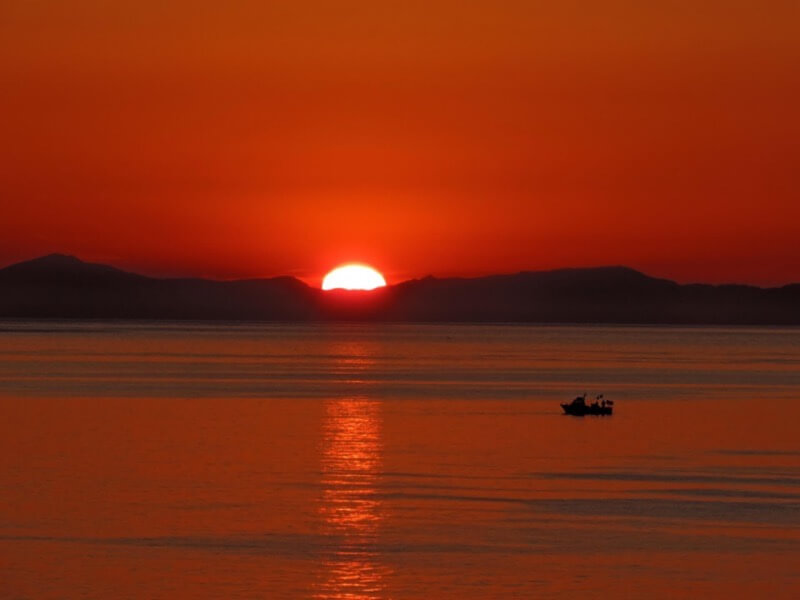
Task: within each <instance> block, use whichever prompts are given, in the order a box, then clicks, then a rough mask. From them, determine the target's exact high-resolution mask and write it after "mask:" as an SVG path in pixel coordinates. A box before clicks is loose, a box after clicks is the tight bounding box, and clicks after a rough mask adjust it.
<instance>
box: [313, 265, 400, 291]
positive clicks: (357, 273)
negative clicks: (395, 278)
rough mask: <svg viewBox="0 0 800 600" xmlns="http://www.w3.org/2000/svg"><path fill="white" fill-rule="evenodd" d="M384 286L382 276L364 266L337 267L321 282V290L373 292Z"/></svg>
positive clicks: (384, 281) (384, 282)
mask: <svg viewBox="0 0 800 600" xmlns="http://www.w3.org/2000/svg"><path fill="white" fill-rule="evenodd" d="M385 285H386V280H385V279H384V278H383V275H381V274H380V273H378V271H376V270H375V269H373V268H372V267H367V266H366V265H344V266H341V267H337V268H335V269H334V270H333V271H331V272H330V273H328V274H327V275H325V278H324V279H323V280H322V289H323V290H337V289H344V290H374V289H375V288H379V287H383V286H385Z"/></svg>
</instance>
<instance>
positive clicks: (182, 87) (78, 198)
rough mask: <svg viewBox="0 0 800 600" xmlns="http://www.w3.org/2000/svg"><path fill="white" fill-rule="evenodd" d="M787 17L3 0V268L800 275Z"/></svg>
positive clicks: (164, 272)
mask: <svg viewBox="0 0 800 600" xmlns="http://www.w3.org/2000/svg"><path fill="white" fill-rule="evenodd" d="M796 10H797V9H796V4H795V3H793V2H784V1H780V0H776V1H772V2H767V3H757V4H756V3H752V2H744V1H739V0H733V1H727V2H721V1H711V2H706V3H703V5H702V6H701V7H699V6H698V5H697V4H696V3H675V2H666V1H665V0H657V1H656V2H649V3H632V2H627V1H613V2H610V3H608V2H604V3H581V4H580V6H578V5H574V4H572V3H555V4H554V3H540V2H512V3H503V4H502V5H498V4H497V3H488V2H476V3H461V2H454V1H452V0H434V1H432V2H425V3H414V2H412V3H404V4H402V5H401V6H391V5H387V4H385V3H377V4H376V3H369V2H364V1H356V2H353V3H348V4H347V8H346V9H345V8H344V7H343V6H342V5H341V3H338V2H337V3H334V2H329V1H327V0H307V1H300V2H280V1H279V2H268V3H263V2H250V1H245V2H239V3H233V4H228V5H225V6H221V5H219V3H212V2H209V1H208V0H198V1H195V2H192V3H189V2H187V1H185V0H178V1H177V2H172V3H169V4H168V5H164V4H163V3H157V2H153V1H152V0H144V1H138V2H133V1H132V0H119V1H118V2H114V3H97V2H94V1H90V0H77V1H75V2H70V3H68V4H65V3H61V2H55V1H54V0H45V1H43V2H36V3H30V2H23V1H21V0H8V1H7V2H5V3H4V5H3V9H2V13H3V17H2V19H0V76H2V77H3V81H4V82H5V84H6V85H5V86H4V93H3V94H2V95H0V111H2V114H3V115H5V116H6V117H7V118H6V119H5V121H6V123H5V129H4V141H5V143H4V144H3V145H2V146H1V147H0V191H1V192H2V195H3V198H4V200H5V204H4V206H3V213H2V219H0V264H9V263H13V262H17V261H21V260H25V259H27V258H30V257H32V256H39V255H43V254H46V253H48V252H51V251H52V250H53V249H59V250H60V251H62V252H65V253H68V254H74V255H78V256H81V257H83V258H85V259H87V260H90V261H92V262H99V263H111V264H114V265H117V266H119V267H120V268H123V269H125V270H129V271H133V272H139V273H147V274H150V275H154V276H176V275H186V276H204V277H212V278H216V279H236V278H248V277H260V276H272V275H292V276H296V277H299V278H301V279H303V280H304V281H308V282H312V281H313V282H317V281H319V280H320V279H321V277H322V275H324V274H325V273H326V272H327V271H328V270H329V269H330V268H332V267H334V266H336V265H338V264H342V263H346V262H350V261H362V262H365V263H368V264H371V265H374V266H375V267H377V268H378V269H379V270H380V271H381V272H382V273H383V274H384V275H385V276H386V278H387V279H388V280H390V281H402V280H405V279H411V278H417V277H421V276H424V275H427V274H429V273H433V274H436V275H437V276H442V277H446V276H480V275H485V274H490V273H513V272H518V271H523V270H547V269H553V268H560V267H568V266H571V265H581V266H599V265H628V266H630V267H632V268H634V269H637V270H639V271H642V272H646V273H652V274H654V275H657V276H659V277H664V278H668V279H671V280H675V281H679V282H693V281H702V282H708V283H723V282H738V283H750V284H757V285H780V284H784V283H788V282H792V281H798V280H800V243H798V239H800V231H798V225H797V224H798V223H800V202H798V201H797V198H798V197H800V178H798V177H797V165H798V164H800V145H798V144H797V142H796V140H797V139H800V113H798V111H797V109H796V107H797V106H800V70H799V69H797V64H800V36H798V35H797V12H796Z"/></svg>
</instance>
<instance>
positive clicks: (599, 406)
mask: <svg viewBox="0 0 800 600" xmlns="http://www.w3.org/2000/svg"><path fill="white" fill-rule="evenodd" d="M561 408H563V409H564V414H565V415H572V416H574V417H582V416H584V415H602V416H605V415H610V414H613V412H614V402H613V400H605V399H603V394H600V395H599V396H597V397H596V398H595V400H594V402H592V403H591V404H586V394H584V395H583V396H578V397H577V398H575V400H573V401H572V402H570V403H569V404H562V405H561Z"/></svg>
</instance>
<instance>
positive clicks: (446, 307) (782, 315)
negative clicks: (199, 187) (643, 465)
mask: <svg viewBox="0 0 800 600" xmlns="http://www.w3.org/2000/svg"><path fill="white" fill-rule="evenodd" d="M0 318H32V319H38V318H65V319H72V318H80V319H187V320H188V319H190V320H265V321H326V320H363V321H409V322H413V321H420V322H536V323H641V324H646V323H653V324H656V323H661V324H759V325H800V284H790V285H785V286H782V287H776V288H760V287H755V286H749V285H708V284H678V283H676V282H674V281H669V280H666V279H658V278H654V277H650V276H648V275H645V274H643V273H640V272H638V271H636V270H634V269H630V268H627V267H598V268H585V269H558V270H553V271H527V272H521V273H516V274H509V275H492V276H488V277H476V278H436V277H425V278H423V279H415V280H410V281H405V282H402V283H398V284H396V285H390V286H386V287H385V288H379V289H377V290H373V291H370V292H365V291H344V290H334V291H328V292H324V291H322V290H320V289H317V288H313V287H311V286H309V285H307V284H305V283H303V282H302V281H300V280H298V279H295V278H293V277H275V278H270V279H244V280H236V281H217V280H210V279H200V278H172V279H159V278H153V277H146V276H144V275H138V274H135V273H130V272H126V271H123V270H120V269H117V268H115V267H111V266H107V265H101V264H93V263H87V262H84V261H82V260H79V259H77V258H75V257H72V256H65V255H62V254H51V255H48V256H43V257H41V258H36V259H33V260H29V261H25V262H21V263H17V264H14V265H11V266H8V267H5V268H4V269H0Z"/></svg>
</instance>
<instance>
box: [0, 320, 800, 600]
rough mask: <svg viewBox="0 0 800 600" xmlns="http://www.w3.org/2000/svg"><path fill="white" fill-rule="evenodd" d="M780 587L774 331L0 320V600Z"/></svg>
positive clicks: (786, 581) (778, 377)
mask: <svg viewBox="0 0 800 600" xmlns="http://www.w3.org/2000/svg"><path fill="white" fill-rule="evenodd" d="M584 393H585V394H587V398H589V399H592V398H594V397H596V396H597V395H599V394H603V398H604V399H607V400H611V401H613V403H614V404H613V406H614V414H613V415H612V416H585V417H574V416H568V415H564V414H563V412H562V410H561V408H560V406H559V405H560V403H563V402H569V401H571V400H572V399H573V398H574V397H576V396H577V395H582V394H584ZM798 597H800V329H797V328H750V327H735V328H725V327H645V326H642V327H629V326H585V325H580V326H549V325H548V326H538V325H518V324H508V325H467V324H452V325H450V324H447V325H443V324H381V323H376V324H359V323H341V324H331V323H316V324H282V323H281V324H275V323H180V322H170V323H156V322H96V321H87V322H75V321H39V322H27V321H0V598H3V599H37V600H38V599H63V598H68V599H71V598H81V599H114V600H120V599H128V598H130V599H162V598H163V599H211V598H215V599H216V598H225V599H245V598H246V599H252V598H270V599H284V598H319V599H341V600H345V599H347V600H354V599H364V600H366V599H375V600H378V599H390V598H393V599H397V598H423V599H437V598H458V599H460V600H466V599H490V598H656V599H658V598H692V599H695V598H726V599H728V598H770V599H780V598H787V599H788V598H798Z"/></svg>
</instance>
